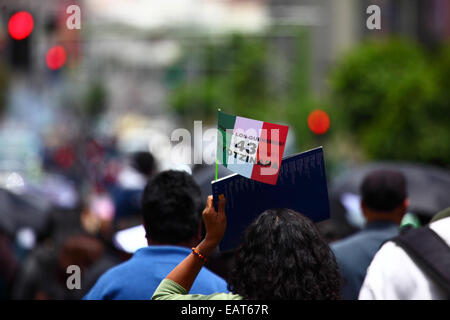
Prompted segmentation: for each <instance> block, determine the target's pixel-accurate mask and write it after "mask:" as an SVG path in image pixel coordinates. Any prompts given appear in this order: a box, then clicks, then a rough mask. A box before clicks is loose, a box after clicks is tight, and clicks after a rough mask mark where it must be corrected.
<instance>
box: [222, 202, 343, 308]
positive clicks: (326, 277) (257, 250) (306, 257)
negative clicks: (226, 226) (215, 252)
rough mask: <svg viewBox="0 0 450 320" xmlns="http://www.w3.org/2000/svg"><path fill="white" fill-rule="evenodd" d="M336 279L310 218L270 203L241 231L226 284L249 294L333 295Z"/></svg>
mask: <svg viewBox="0 0 450 320" xmlns="http://www.w3.org/2000/svg"><path fill="white" fill-rule="evenodd" d="M341 283H342V280H341V276H340V273H339V269H338V266H337V263H336V259H335V257H334V254H333V252H332V251H331V249H330V247H329V246H328V245H327V244H326V242H325V241H324V240H323V239H322V238H321V236H320V234H319V232H318V231H317V229H316V227H315V226H314V224H313V223H312V222H311V220H309V219H308V218H306V217H305V216H303V215H302V214H299V213H298V212H295V211H293V210H290V209H271V210H266V211H265V212H263V213H262V214H261V215H260V216H259V217H258V218H257V219H256V220H255V221H254V222H253V223H252V224H251V225H250V226H249V227H248V228H247V230H246V231H245V233H244V236H243V241H242V243H241V246H240V247H239V248H238V250H237V252H236V256H235V261H234V267H233V270H232V271H231V275H230V279H229V281H228V289H229V290H230V291H232V292H233V293H235V294H239V295H241V296H242V297H243V298H244V299H248V300H258V299H268V300H277V299H297V300H324V299H328V300H333V299H340V289H341Z"/></svg>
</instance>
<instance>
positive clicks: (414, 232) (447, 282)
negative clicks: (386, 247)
mask: <svg viewBox="0 0 450 320" xmlns="http://www.w3.org/2000/svg"><path fill="white" fill-rule="evenodd" d="M390 241H393V242H394V243H396V244H397V245H399V246H400V247H402V248H403V249H404V250H405V252H406V253H407V254H408V255H409V256H410V257H411V259H412V260H413V261H414V262H415V263H416V264H417V266H418V267H419V268H420V269H421V270H422V271H423V272H424V273H425V274H426V275H428V276H429V277H430V278H431V279H432V280H433V281H434V283H435V284H436V285H437V286H438V287H439V288H441V289H442V290H443V291H444V293H445V294H446V296H447V298H450V247H449V246H448V245H447V243H446V242H445V241H444V240H443V239H442V238H441V237H440V236H439V235H438V234H437V233H436V232H434V231H433V230H432V229H431V228H429V227H422V228H418V229H409V230H406V231H404V232H401V234H400V235H398V236H397V237H395V238H393V239H391V240H390Z"/></svg>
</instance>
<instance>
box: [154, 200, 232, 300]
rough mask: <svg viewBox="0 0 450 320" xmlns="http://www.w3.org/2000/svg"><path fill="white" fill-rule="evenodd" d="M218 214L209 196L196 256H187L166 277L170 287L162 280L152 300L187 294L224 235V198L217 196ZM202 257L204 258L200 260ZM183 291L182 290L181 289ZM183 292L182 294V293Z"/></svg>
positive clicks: (225, 220)
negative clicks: (202, 237)
mask: <svg viewBox="0 0 450 320" xmlns="http://www.w3.org/2000/svg"><path fill="white" fill-rule="evenodd" d="M218 209H219V212H217V211H216V210H215V209H214V206H213V197H212V196H209V197H208V199H207V201H206V208H205V210H203V221H204V222H205V228H206V235H205V238H204V239H203V240H202V242H200V244H199V245H198V246H197V247H195V251H196V252H197V254H194V253H191V254H189V255H188V256H187V257H186V258H185V259H184V260H183V261H181V262H180V263H179V264H178V265H177V266H176V267H175V268H174V269H173V270H172V271H171V272H170V273H169V274H168V275H167V277H166V279H168V280H171V281H173V282H175V283H176V285H174V284H173V283H172V284H171V285H170V282H167V281H165V280H166V279H165V280H163V282H162V283H161V285H160V286H159V287H158V289H157V290H156V292H155V295H154V296H153V298H155V297H157V298H158V299H161V298H162V299H164V298H165V297H167V298H169V296H170V295H173V296H174V297H175V296H176V295H180V294H181V295H183V294H187V292H189V290H190V289H191V286H192V284H193V283H194V280H195V278H196V277H197V275H198V273H199V272H200V270H201V269H202V267H203V264H204V262H205V259H204V258H207V257H208V256H209V255H210V254H211V252H212V251H213V250H214V249H215V248H216V247H217V246H218V245H219V243H220V241H221V240H222V238H223V235H224V233H225V229H226V225H227V218H226V215H225V197H224V196H223V195H220V196H219V203H218ZM202 257H204V258H202ZM180 286H181V287H182V288H184V290H185V291H184V290H182V288H181V287H180ZM183 291H184V292H183Z"/></svg>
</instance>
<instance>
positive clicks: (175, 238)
mask: <svg viewBox="0 0 450 320" xmlns="http://www.w3.org/2000/svg"><path fill="white" fill-rule="evenodd" d="M202 205H203V202H202V201H201V196H200V188H199V187H198V185H197V184H196V183H195V181H194V180H193V178H192V177H191V176H190V175H189V174H187V173H186V172H183V171H165V172H162V173H160V174H158V175H157V176H155V177H154V178H153V179H152V180H151V181H150V182H149V183H148V184H147V186H146V187H145V190H144V193H143V196H142V215H143V222H144V227H145V231H146V238H147V242H148V247H145V248H141V249H139V250H137V251H136V252H135V253H134V255H133V256H132V257H131V258H130V259H129V260H128V261H126V262H123V263H121V264H119V265H117V266H115V267H113V268H111V269H110V270H108V271H107V272H106V273H105V274H103V275H102V276H101V277H100V278H99V280H98V281H97V283H96V284H95V285H94V287H93V288H92V289H91V290H90V291H89V292H88V293H87V294H86V296H85V297H84V299H85V300H110V299H116V300H148V299H151V297H152V295H153V293H154V292H155V290H156V288H157V287H158V285H159V284H160V283H161V281H162V280H163V279H164V278H165V277H166V276H167V274H168V273H169V272H170V271H171V270H172V269H173V268H175V267H176V266H177V265H178V263H180V262H181V261H182V260H183V259H184V258H185V257H186V256H187V255H189V254H190V252H191V248H192V247H195V246H196V245H197V244H198V242H199V241H200V240H201V212H202ZM214 292H227V284H226V282H225V281H224V280H223V279H222V278H220V277H219V276H217V275H215V274H214V273H212V272H211V271H209V270H208V269H206V268H205V267H203V269H202V270H201V271H200V273H199V276H198V277H197V279H196V280H195V282H194V284H193V286H192V289H191V293H198V294H211V293H214Z"/></svg>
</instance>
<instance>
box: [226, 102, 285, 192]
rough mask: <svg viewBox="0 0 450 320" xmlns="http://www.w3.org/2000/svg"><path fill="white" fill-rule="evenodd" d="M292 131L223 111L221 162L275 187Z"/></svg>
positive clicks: (237, 171) (240, 172)
mask: <svg viewBox="0 0 450 320" xmlns="http://www.w3.org/2000/svg"><path fill="white" fill-rule="evenodd" d="M288 130H289V127H288V126H284V125H279V124H274V123H269V122H264V121H258V120H253V119H248V118H243V117H237V116H234V115H230V114H226V113H223V112H221V111H219V115H218V130H217V161H218V163H220V164H222V165H223V166H225V167H227V168H228V169H230V170H231V171H234V172H236V173H238V174H240V175H242V176H244V177H247V178H250V179H253V180H257V181H260V182H264V183H268V184H272V185H275V184H276V183H277V178H278V172H279V170H280V165H281V159H282V158H283V152H284V147H285V143H286V138H287V134H288Z"/></svg>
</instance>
